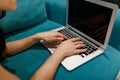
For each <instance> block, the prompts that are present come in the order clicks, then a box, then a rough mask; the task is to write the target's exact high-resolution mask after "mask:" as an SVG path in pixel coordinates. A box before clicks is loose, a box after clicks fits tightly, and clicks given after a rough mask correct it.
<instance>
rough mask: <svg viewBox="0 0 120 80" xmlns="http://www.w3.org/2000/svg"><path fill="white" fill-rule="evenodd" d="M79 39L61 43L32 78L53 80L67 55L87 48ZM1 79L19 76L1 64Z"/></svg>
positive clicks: (15, 78) (34, 79) (5, 79)
mask: <svg viewBox="0 0 120 80" xmlns="http://www.w3.org/2000/svg"><path fill="white" fill-rule="evenodd" d="M78 40H79V39H78V38H73V39H70V40H67V41H64V42H63V43H61V44H60V45H59V46H58V48H57V49H56V51H55V52H54V54H53V55H51V56H50V57H49V58H48V59H47V61H46V62H45V63H44V64H43V65H42V66H41V67H40V68H39V69H38V70H37V71H36V72H35V74H34V75H33V76H32V77H31V80H52V79H53V78H54V75H55V73H56V70H57V68H58V66H59V64H60V62H61V61H62V60H63V59H64V58H65V57H67V56H71V55H74V54H78V53H80V52H85V51H86V50H85V49H82V48H81V47H83V46H85V45H84V44H83V43H82V42H78ZM0 80H19V78H18V77H17V76H15V75H13V74H12V73H10V72H8V71H7V70H5V69H4V68H3V67H2V66H1V65H0Z"/></svg>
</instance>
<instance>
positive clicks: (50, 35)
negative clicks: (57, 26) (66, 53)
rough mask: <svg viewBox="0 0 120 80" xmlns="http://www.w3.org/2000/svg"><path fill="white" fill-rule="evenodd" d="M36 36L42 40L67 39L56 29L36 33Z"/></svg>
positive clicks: (59, 40)
mask: <svg viewBox="0 0 120 80" xmlns="http://www.w3.org/2000/svg"><path fill="white" fill-rule="evenodd" d="M36 36H37V37H38V38H39V39H40V40H44V41H45V42H48V43H49V42H50V43H51V42H52V43H53V42H61V41H63V40H65V39H67V37H66V36H64V35H63V34H61V33H59V32H57V31H48V32H42V33H37V34H36Z"/></svg>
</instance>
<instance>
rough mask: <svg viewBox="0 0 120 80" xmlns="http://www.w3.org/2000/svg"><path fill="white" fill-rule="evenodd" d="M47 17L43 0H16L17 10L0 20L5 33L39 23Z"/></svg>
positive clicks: (9, 12) (8, 12)
mask: <svg viewBox="0 0 120 80" xmlns="http://www.w3.org/2000/svg"><path fill="white" fill-rule="evenodd" d="M46 18H47V14H46V8H45V1H44V0H17V10H15V11H7V13H6V16H5V17H4V18H3V19H1V20H0V26H1V27H2V28H3V30H4V32H5V33H9V32H12V31H15V30H18V29H21V28H25V27H29V26H31V25H34V24H37V23H40V22H42V21H44V20H45V19H46Z"/></svg>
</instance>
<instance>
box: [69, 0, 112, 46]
mask: <svg viewBox="0 0 120 80" xmlns="http://www.w3.org/2000/svg"><path fill="white" fill-rule="evenodd" d="M112 11H113V10H112V9H110V8H107V7H104V6H101V5H98V4H94V3H91V2H88V1H85V0H69V5H68V25H70V26H72V27H74V28H76V29H77V30H80V31H81V32H82V33H84V34H86V35H87V36H89V37H91V38H92V39H94V40H96V41H98V42H100V43H101V44H104V41H105V37H106V35H107V30H108V26H109V22H110V18H111V16H112Z"/></svg>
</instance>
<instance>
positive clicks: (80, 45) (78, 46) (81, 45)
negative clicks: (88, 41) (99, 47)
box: [76, 44, 85, 49]
mask: <svg viewBox="0 0 120 80" xmlns="http://www.w3.org/2000/svg"><path fill="white" fill-rule="evenodd" d="M82 47H85V44H78V45H76V48H77V49H80V48H82Z"/></svg>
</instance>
